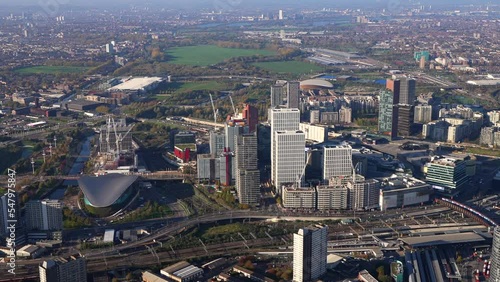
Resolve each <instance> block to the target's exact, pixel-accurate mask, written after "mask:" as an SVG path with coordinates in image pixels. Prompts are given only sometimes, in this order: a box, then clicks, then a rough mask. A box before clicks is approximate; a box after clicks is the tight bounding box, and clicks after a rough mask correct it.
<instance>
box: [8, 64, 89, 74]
mask: <svg viewBox="0 0 500 282" xmlns="http://www.w3.org/2000/svg"><path fill="white" fill-rule="evenodd" d="M89 69H90V68H88V67H72V66H35V67H25V68H20V69H17V70H15V71H14V72H16V73H20V74H60V73H63V74H68V73H84V72H86V71H88V70H89Z"/></svg>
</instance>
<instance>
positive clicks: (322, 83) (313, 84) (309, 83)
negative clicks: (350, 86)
mask: <svg viewBox="0 0 500 282" xmlns="http://www.w3.org/2000/svg"><path fill="white" fill-rule="evenodd" d="M300 89H302V90H328V89H333V84H332V83H330V82H329V81H326V80H323V79H308V80H304V81H301V82H300Z"/></svg>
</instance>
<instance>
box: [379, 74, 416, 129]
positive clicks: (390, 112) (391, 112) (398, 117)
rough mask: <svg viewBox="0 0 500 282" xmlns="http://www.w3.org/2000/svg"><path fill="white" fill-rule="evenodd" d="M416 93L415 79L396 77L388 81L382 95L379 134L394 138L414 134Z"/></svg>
mask: <svg viewBox="0 0 500 282" xmlns="http://www.w3.org/2000/svg"><path fill="white" fill-rule="evenodd" d="M415 91H416V81H415V79H412V78H408V77H394V78H393V79H388V80H387V84H386V90H384V91H382V92H381V93H380V101H379V126H378V128H379V132H382V133H385V134H388V135H390V136H391V137H392V138H397V137H406V136H410V135H411V134H412V133H413V122H414V110H415V109H414V106H415V105H414V104H415Z"/></svg>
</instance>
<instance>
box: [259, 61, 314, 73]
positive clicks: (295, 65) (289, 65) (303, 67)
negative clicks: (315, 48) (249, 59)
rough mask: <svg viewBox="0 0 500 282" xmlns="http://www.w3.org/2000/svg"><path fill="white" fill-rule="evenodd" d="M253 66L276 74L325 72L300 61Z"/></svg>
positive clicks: (262, 63) (263, 63)
mask: <svg viewBox="0 0 500 282" xmlns="http://www.w3.org/2000/svg"><path fill="white" fill-rule="evenodd" d="M253 65H254V66H257V67H259V68H262V69H265V70H268V71H271V72H275V73H290V74H305V73H310V72H321V71H323V68H322V67H320V66H317V65H315V64H311V63H306V62H300V61H284V62H261V63H254V64H253Z"/></svg>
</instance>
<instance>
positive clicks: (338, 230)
mask: <svg viewBox="0 0 500 282" xmlns="http://www.w3.org/2000/svg"><path fill="white" fill-rule="evenodd" d="M434 209H435V210H436V211H438V210H439V212H433V211H434ZM442 209H443V208H442V207H440V206H432V207H429V209H427V210H425V213H422V214H421V215H417V214H416V213H414V212H413V213H411V212H410V210H418V211H420V212H422V211H424V208H412V209H405V211H402V210H392V211H389V212H388V213H387V214H383V213H365V215H364V216H365V217H366V219H365V220H363V221H360V222H358V223H356V224H347V225H345V224H340V223H339V224H334V225H332V226H331V227H332V228H331V230H330V234H329V238H330V240H332V241H334V242H335V243H336V244H337V245H336V246H337V247H339V248H345V246H348V245H349V244H350V243H349V242H352V244H354V245H357V244H358V243H356V242H357V241H356V238H358V237H357V236H355V234H359V236H365V235H370V236H371V235H372V234H375V235H377V234H379V233H380V234H385V233H386V232H389V233H391V234H393V236H399V235H400V233H399V231H397V230H395V229H399V228H403V229H401V230H408V229H407V228H411V229H413V230H415V232H416V231H418V230H424V229H432V228H435V227H436V226H438V227H439V226H440V225H441V224H443V226H450V225H454V226H463V225H467V224H469V221H470V220H469V219H467V218H465V219H464V218H461V216H460V215H458V214H455V213H453V211H451V210H447V211H443V210H442ZM407 214H408V215H407ZM410 215H411V216H410ZM238 217H239V218H247V217H248V212H245V211H240V212H233V214H232V216H231V212H225V213H221V214H213V215H207V216H203V217H200V218H195V219H189V220H186V219H185V218H178V219H176V220H172V224H171V225H169V226H167V227H165V228H163V229H161V230H159V231H158V232H157V233H155V234H154V235H152V236H147V237H145V238H143V239H141V240H139V241H137V242H133V243H127V244H123V245H117V246H115V247H114V248H111V249H102V250H91V251H87V252H84V255H85V257H86V259H87V261H88V271H89V272H91V273H94V272H100V271H106V270H109V269H113V268H127V267H130V266H134V267H151V266H154V265H157V264H158V263H159V262H160V263H168V262H174V261H179V260H185V259H189V258H201V257H205V256H217V255H226V254H229V255H237V254H245V253H256V252H258V251H276V249H277V247H278V246H283V245H285V244H286V245H290V244H292V241H293V239H292V237H291V236H289V235H283V236H277V237H272V239H271V238H268V237H266V238H251V237H250V236H249V235H245V237H246V238H245V240H243V239H242V238H239V237H236V238H235V240H234V241H231V242H226V243H219V244H205V247H203V246H202V244H201V243H199V244H198V243H197V244H196V245H197V246H194V247H189V248H185V249H175V250H173V249H171V248H170V247H169V246H168V245H166V244H168V242H169V240H172V239H171V238H174V237H175V235H176V234H177V233H178V232H179V231H180V230H182V226H184V227H186V226H189V225H193V224H197V223H203V222H210V221H214V220H222V219H228V218H238ZM250 217H259V216H253V215H250ZM263 217H264V218H265V217H270V216H263ZM369 217H370V218H372V219H371V220H369V221H366V220H368V218H369ZM450 217H451V218H450ZM289 219H290V220H292V219H295V217H289ZM299 219H300V218H299ZM380 220H383V221H384V222H385V224H386V225H387V226H388V227H391V228H392V229H394V230H393V231H391V229H390V228H380V227H381V226H380ZM425 220H428V221H427V222H426V221H425ZM429 220H430V221H429ZM431 222H434V223H435V224H430V223H431ZM415 223H416V224H415ZM134 226H137V223H135V224H134V223H130V224H121V225H114V226H113V227H116V228H118V227H127V228H128V227H134ZM297 226H298V227H299V226H301V224H300V223H297ZM102 228H103V229H104V228H106V227H102ZM108 228H109V227H108ZM75 232H77V231H75ZM353 233H354V234H353ZM172 235H174V237H172ZM345 236H347V237H348V238H349V239H347V238H346V237H345ZM365 237H366V236H365ZM153 238H156V239H157V240H156V242H154V241H153ZM342 238H346V239H342ZM174 240H175V239H174ZM365 240H366V239H365ZM160 241H161V242H163V243H159V242H160ZM339 242H342V244H340V243H339ZM346 244H347V245H346ZM146 245H147V246H148V247H146ZM354 245H353V246H354ZM332 248H336V247H332ZM354 248H355V246H354ZM48 258H49V257H45V258H43V259H34V260H19V261H18V262H17V266H18V270H19V271H18V273H21V274H23V275H33V273H36V271H37V266H38V265H39V264H40V263H41V262H42V261H43V260H46V259H48ZM3 268H5V265H0V271H3V270H4V269H3Z"/></svg>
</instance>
